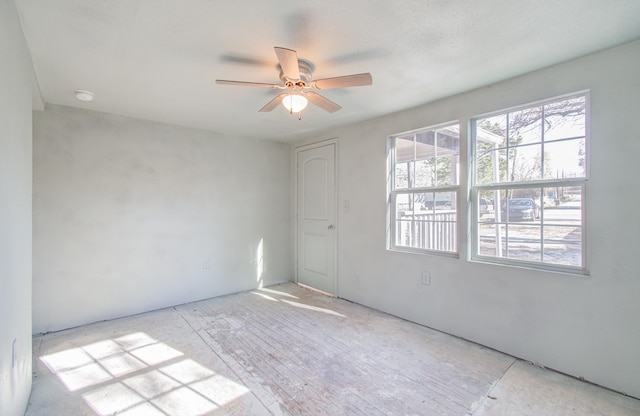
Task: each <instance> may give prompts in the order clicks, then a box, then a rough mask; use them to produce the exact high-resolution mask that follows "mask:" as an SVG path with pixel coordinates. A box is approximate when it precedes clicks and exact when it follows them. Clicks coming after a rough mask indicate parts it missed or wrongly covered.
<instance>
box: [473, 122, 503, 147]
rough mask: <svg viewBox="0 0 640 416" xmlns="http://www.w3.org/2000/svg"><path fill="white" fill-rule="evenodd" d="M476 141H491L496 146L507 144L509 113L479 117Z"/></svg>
mask: <svg viewBox="0 0 640 416" xmlns="http://www.w3.org/2000/svg"><path fill="white" fill-rule="evenodd" d="M475 139H476V143H490V144H491V145H492V146H493V145H495V146H496V147H506V146H507V115H506V114H500V115H498V116H493V117H488V118H483V119H479V120H477V121H476V137H475Z"/></svg>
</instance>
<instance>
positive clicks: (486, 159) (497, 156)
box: [476, 149, 507, 184]
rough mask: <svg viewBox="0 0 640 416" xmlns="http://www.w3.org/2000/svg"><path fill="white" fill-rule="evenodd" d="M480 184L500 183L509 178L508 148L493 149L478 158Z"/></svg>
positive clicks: (477, 166) (477, 167)
mask: <svg viewBox="0 0 640 416" xmlns="http://www.w3.org/2000/svg"><path fill="white" fill-rule="evenodd" d="M476 160H477V161H476V175H477V176H476V181H477V183H478V184H487V183H499V182H506V180H507V150H506V149H500V150H491V151H487V152H485V153H482V154H478V156H477V158H476Z"/></svg>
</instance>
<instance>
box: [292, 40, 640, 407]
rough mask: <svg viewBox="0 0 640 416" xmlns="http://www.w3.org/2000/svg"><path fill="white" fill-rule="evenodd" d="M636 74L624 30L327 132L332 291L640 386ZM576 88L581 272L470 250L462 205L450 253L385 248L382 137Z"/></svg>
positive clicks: (560, 366) (606, 381)
mask: <svg viewBox="0 0 640 416" xmlns="http://www.w3.org/2000/svg"><path fill="white" fill-rule="evenodd" d="M638 74H640V42H635V43H631V44H627V45H625V46H622V47H619V48H615V49H610V50H607V51H603V52H600V53H597V54H594V55H590V56H587V57H584V58H581V59H578V60H575V61H571V62H567V63H565V64H562V65H558V66H554V67H551V68H548V69H545V70H541V71H537V72H534V73H531V74H527V75H524V76H521V77H518V78H515V79H511V80H507V81H504V82H501V83H498V84H495V85H491V86H488V87H486V88H482V89H478V90H474V91H471V92H469V93H465V94H461V95H457V96H454V97H450V98H446V99H443V100H440V101H438V102H434V103H430V104H427V105H424V106H422V107H419V108H415V109H411V110H409V111H405V112H402V113H398V114H394V115H390V116H386V117H383V118H380V119H377V120H374V121H370V122H367V123H363V124H358V125H354V126H349V127H347V128H342V129H337V130H333V131H329V132H327V133H326V134H325V135H324V137H325V138H329V137H338V138H339V172H340V177H339V204H338V206H339V207H340V211H339V227H338V232H339V248H338V252H339V256H338V270H339V278H338V282H339V296H341V297H343V298H346V299H350V300H353V301H356V302H359V303H362V304H365V305H368V306H371V307H374V308H377V309H381V310H383V311H387V312H389V313H392V314H395V315H398V316H401V317H403V318H406V319H409V320H412V321H415V322H418V323H421V324H424V325H427V326H430V327H433V328H436V329H439V330H442V331H445V332H448V333H451V334H454V335H458V336H460V337H463V338H467V339H470V340H473V341H476V342H478V343H480V344H483V345H486V346H489V347H492V348H495V349H497V350H500V351H504V352H507V353H510V354H513V355H515V356H517V357H521V358H524V359H527V360H530V361H533V362H535V363H538V364H540V365H543V366H547V367H550V368H553V369H556V370H559V371H562V372H565V373H568V374H572V375H574V376H577V377H584V378H585V379H587V380H589V381H592V382H594V383H597V384H601V385H604V386H607V387H610V388H612V389H614V390H617V391H621V392H625V393H627V394H630V395H633V396H635V397H640V348H639V346H640V324H639V323H638V317H639V316H640V277H639V276H640V275H639V273H638V270H639V269H640V225H639V224H640V223H639V222H638V221H637V218H638V212H637V211H638V206H639V205H640V196H639V195H640V194H639V193H638V186H637V178H638V177H639V176H640V163H639V157H640V124H638V121H637V118H638V114H639V113H640V77H639V76H638ZM586 89H590V90H591V112H592V116H591V148H590V150H591V152H590V154H591V157H590V169H591V177H590V180H589V185H588V194H587V205H586V208H587V220H588V225H587V231H588V237H587V238H588V244H589V249H590V250H589V263H590V276H588V277H585V276H577V275H575V276H574V275H566V274H559V273H550V272H542V271H534V270H526V269H520V268H514V267H505V266H496V265H488V264H482V263H474V262H470V261H468V260H467V254H468V253H467V250H468V247H467V245H466V241H467V239H466V237H465V235H466V234H467V233H466V230H467V212H466V211H465V209H466V208H465V206H464V204H463V206H462V207H461V212H460V227H461V230H462V231H461V233H460V235H461V236H462V237H463V238H462V241H463V242H462V245H461V247H460V258H459V259H456V258H449V257H442V256H435V255H416V254H404V253H398V252H391V251H387V250H386V249H385V238H386V235H385V233H386V229H385V224H386V219H385V216H386V200H387V195H386V171H385V170H386V140H387V136H388V135H391V134H394V133H400V132H404V131H408V130H412V129H415V128H419V127H425V126H429V125H434V124H438V123H442V122H448V121H453V120H460V122H461V124H462V135H463V137H466V134H467V121H468V119H469V118H470V117H473V116H477V115H481V114H483V113H487V112H491V111H497V110H500V109H504V108H509V107H512V106H517V105H521V104H526V103H529V102H533V101H536V100H541V99H547V98H551V97H554V96H558V95H562V94H566V93H571V92H576V91H582V90H586ZM316 138H318V137H316ZM320 138H321V137H320ZM310 141H311V140H304V141H301V142H300V143H298V144H299V145H302V144H306V143H308V142H310ZM462 160H467V149H466V143H465V147H464V149H463V150H462ZM464 170H466V167H464ZM461 176H462V177H466V172H461ZM462 189H463V191H462V194H463V198H464V195H465V192H464V189H465V187H464V186H463V188H462ZM343 201H349V210H348V211H346V210H345V209H344V204H343ZM423 270H424V271H429V272H431V285H429V286H425V285H422V284H421V278H420V276H421V272H422V271H423Z"/></svg>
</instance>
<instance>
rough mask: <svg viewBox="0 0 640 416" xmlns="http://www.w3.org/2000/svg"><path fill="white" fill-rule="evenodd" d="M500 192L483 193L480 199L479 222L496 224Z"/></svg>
mask: <svg viewBox="0 0 640 416" xmlns="http://www.w3.org/2000/svg"><path fill="white" fill-rule="evenodd" d="M499 200H500V197H499V192H498V191H482V192H480V195H479V198H478V201H477V202H478V210H477V213H478V220H479V221H483V222H494V221H495V218H496V215H495V214H496V211H495V201H499Z"/></svg>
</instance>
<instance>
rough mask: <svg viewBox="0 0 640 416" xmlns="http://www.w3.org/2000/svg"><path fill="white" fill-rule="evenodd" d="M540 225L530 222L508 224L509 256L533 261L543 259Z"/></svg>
mask: <svg viewBox="0 0 640 416" xmlns="http://www.w3.org/2000/svg"><path fill="white" fill-rule="evenodd" d="M540 228H541V227H540V226H538V225H530V224H509V225H507V257H508V258H510V259H515V260H525V261H531V262H541V261H542V241H541V238H540V235H541V231H540Z"/></svg>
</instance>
